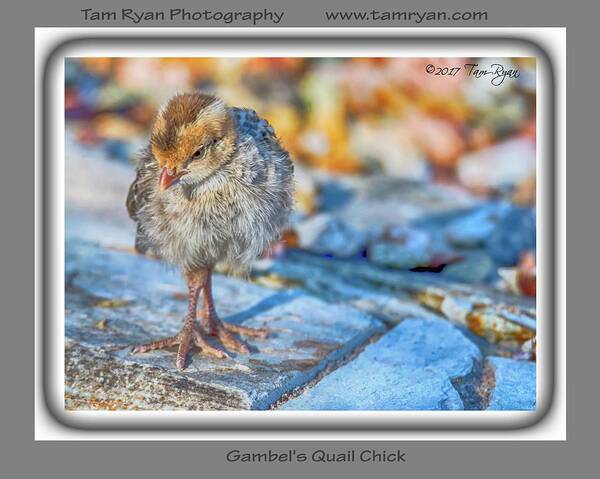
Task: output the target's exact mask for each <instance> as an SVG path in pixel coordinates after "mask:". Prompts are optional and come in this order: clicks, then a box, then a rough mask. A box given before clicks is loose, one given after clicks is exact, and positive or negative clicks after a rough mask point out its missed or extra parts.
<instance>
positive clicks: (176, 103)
mask: <svg viewBox="0 0 600 479" xmlns="http://www.w3.org/2000/svg"><path fill="white" fill-rule="evenodd" d="M449 30H450V29H447V30H446V29H436V30H431V29H402V31H401V32H400V31H397V30H394V29H388V30H379V31H372V30H370V29H362V30H360V31H359V30H353V29H336V30H327V29H312V30H311V29H279V30H277V31H275V30H269V29H264V30H263V29H254V30H246V29H237V30H236V31H232V30H228V31H224V30H220V29H211V30H204V31H201V30H197V29H177V30H172V29H145V28H141V29H112V28H104V29H82V30H80V31H77V30H65V29H38V30H37V32H36V81H37V84H36V105H37V109H36V114H37V116H36V122H37V123H36V129H37V133H36V138H37V149H36V168H37V170H36V177H37V212H36V213H37V223H36V225H37V234H38V237H37V240H38V243H37V246H38V249H37V258H36V259H37V278H38V281H37V314H36V355H37V356H36V358H37V359H36V364H37V367H36V418H37V419H36V422H37V420H38V419H40V418H45V419H44V421H45V422H47V423H50V422H54V423H58V424H62V425H63V426H64V427H65V428H66V429H69V430H70V431H72V434H75V435H76V434H84V433H85V434H88V433H89V434H93V433H94V431H96V432H98V433H100V431H104V432H109V431H113V432H115V434H117V431H118V434H130V436H129V437H136V438H139V437H143V436H144V434H145V433H144V432H143V431H144V430H147V431H148V430H151V431H152V434H153V437H154V436H155V437H156V438H161V437H162V438H165V437H171V438H181V437H192V436H194V435H203V437H215V438H217V437H227V434H228V432H229V433H235V434H247V435H252V434H255V433H256V434H259V433H260V431H262V432H264V433H266V432H270V433H271V434H274V435H275V436H274V437H284V436H285V435H287V437H304V436H302V434H307V435H308V436H310V434H311V433H314V434H317V431H318V437H334V436H335V437H344V438H347V437H349V436H348V434H353V435H354V436H353V437H366V436H365V434H371V435H372V436H371V437H409V436H406V435H405V436H402V434H409V435H410V434H415V436H410V437H416V435H418V434H423V435H422V436H420V437H431V436H427V432H426V431H437V433H439V434H451V433H452V431H458V430H462V431H465V432H470V433H471V434H472V436H471V437H484V436H485V434H488V433H489V434H491V432H493V431H496V432H498V431H500V430H503V431H516V430H517V429H523V428H526V427H530V426H533V425H535V424H537V423H538V422H539V421H540V420H541V419H542V418H543V417H544V416H545V415H546V414H547V412H548V411H549V409H550V407H551V405H553V406H552V407H561V404H563V396H562V395H563V394H564V391H563V389H562V386H564V382H563V381H564V378H562V379H561V378H559V379H557V377H558V376H560V374H559V373H560V371H561V370H563V368H564V355H563V353H562V351H563V349H564V317H563V314H562V306H561V304H562V303H561V298H562V286H561V285H562V282H561V281H560V279H559V278H557V269H560V268H561V265H562V259H561V248H562V246H561V243H560V241H561V238H562V233H560V227H561V214H562V213H561V212H560V211H561V207H562V200H561V198H562V193H561V191H562V190H561V188H562V186H561V185H562V181H563V180H562V179H561V174H562V173H561V168H562V166H561V159H563V156H564V152H563V150H562V146H561V143H560V142H561V141H562V137H563V133H564V131H563V126H564V125H563V121H562V120H560V121H559V120H557V118H556V115H557V108H562V100H560V98H561V97H560V91H562V88H563V87H564V85H563V84H562V74H563V72H562V62H563V61H564V58H563V56H561V47H560V45H561V35H562V33H564V32H562V31H561V30H560V29H554V30H553V29H545V31H537V32H536V31H535V29H531V30H514V31H511V32H510V33H507V32H506V31H504V30H503V29H486V30H485V31H480V30H478V29H468V31H467V30H466V29H465V30H463V29H451V30H452V31H449ZM532 32H533V33H532ZM536 35H537V36H536ZM536 38H537V41H536ZM563 40H564V38H563ZM557 68H558V71H559V74H558V75H557ZM559 90H560V91H559ZM557 98H558V100H557ZM557 101H558V105H557ZM563 116H564V112H563ZM40 420H41V419H40ZM36 427H37V426H36ZM419 431H420V432H419ZM327 434H330V435H331V436H327ZM361 434H363V436H361ZM478 434H479V436H477V435H478ZM515 434H516V432H515ZM220 435H222V436H220ZM336 435H337V436H336ZM386 435H387V436H386ZM308 436H306V437H308ZM120 437H126V436H120ZM194 437H197V436H194ZM240 437H241V436H240ZM247 437H249V436H247ZM311 437H312V436H311ZM490 437H491V436H490Z"/></svg>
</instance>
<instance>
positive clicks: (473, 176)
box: [458, 138, 535, 190]
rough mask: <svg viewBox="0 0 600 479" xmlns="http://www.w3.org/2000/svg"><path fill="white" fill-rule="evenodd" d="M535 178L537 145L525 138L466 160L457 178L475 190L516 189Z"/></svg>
mask: <svg viewBox="0 0 600 479" xmlns="http://www.w3.org/2000/svg"><path fill="white" fill-rule="evenodd" d="M532 174H535V142H533V141H531V140H529V139H526V138H516V139H511V140H506V141H504V142H503V143H499V144H497V145H494V146H491V147H488V148H485V149H483V150H480V151H477V152H475V153H470V154H467V155H465V156H463V157H462V158H461V159H460V161H459V162H458V177H459V179H460V180H461V182H462V183H464V184H465V185H467V186H469V187H471V188H475V189H481V190H485V189H490V188H491V189H496V190H502V189H505V188H513V187H514V186H515V185H518V184H519V183H521V182H522V181H524V180H525V179H526V178H528V177H530V176H531V175H532Z"/></svg>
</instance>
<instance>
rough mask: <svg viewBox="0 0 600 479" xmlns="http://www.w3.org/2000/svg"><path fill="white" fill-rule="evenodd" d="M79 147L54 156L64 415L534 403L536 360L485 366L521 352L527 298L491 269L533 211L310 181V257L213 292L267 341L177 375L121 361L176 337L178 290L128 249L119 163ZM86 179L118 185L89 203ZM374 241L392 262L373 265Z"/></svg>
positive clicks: (528, 234) (170, 360)
mask: <svg viewBox="0 0 600 479" xmlns="http://www.w3.org/2000/svg"><path fill="white" fill-rule="evenodd" d="M67 140H68V141H70V139H69V138H67ZM88 153H89V152H88V151H87V150H85V151H84V150H82V149H81V148H69V149H68V154H67V158H66V161H67V173H68V178H67V180H68V181H67V184H68V190H67V205H66V311H65V313H66V316H65V335H66V341H65V380H66V381H65V388H66V389H65V399H66V403H65V405H66V407H67V409H83V410H86V409H109V410H121V409H152V410H157V409H163V410H171V409H182V410H199V409H206V410H208V409H210V410H214V409H232V410H236V409H267V408H277V407H283V408H285V409H293V408H297V409H405V410H416V409H452V410H454V409H485V408H489V409H533V408H534V407H535V364H533V363H528V362H523V361H521V362H517V361H513V360H511V359H504V358H501V357H499V356H514V357H523V351H522V348H523V345H526V344H529V343H531V342H532V341H533V338H534V335H535V330H536V312H535V302H534V300H533V299H531V298H526V297H523V296H519V295H513V294H505V293H501V292H499V291H497V290H495V289H493V288H492V287H490V286H491V285H492V284H493V281H494V280H495V273H494V270H496V269H497V267H498V266H499V265H502V264H507V263H510V262H512V261H516V260H517V259H518V257H519V256H520V254H521V253H522V251H523V250H524V249H531V246H532V245H533V246H535V216H534V215H533V210H532V209H527V208H515V207H514V206H510V205H506V204H504V203H500V202H486V203H484V204H482V203H480V202H478V201H477V200H476V199H474V198H473V197H472V196H470V195H469V194H466V193H464V192H462V193H461V192H457V191H454V190H453V189H452V188H450V187H443V186H439V185H438V186H436V185H431V184H427V183H420V182H414V181H407V180H405V179H399V178H385V177H383V176H381V175H373V176H367V177H362V178H358V177H339V178H338V177H333V176H331V175H323V176H319V174H315V173H313V172H311V176H310V185H309V187H308V188H307V192H306V198H305V200H306V201H305V203H306V204H305V205H304V206H305V208H304V210H302V211H301V212H300V213H298V214H297V215H296V216H295V219H294V220H293V224H294V227H295V228H297V231H296V232H297V233H300V234H298V239H299V242H300V246H301V247H303V248H304V249H305V250H307V251H301V250H292V251H289V250H288V251H287V252H285V254H283V255H276V256H275V257H273V258H271V259H268V260H263V261H260V262H258V263H257V264H256V267H255V269H254V270H253V272H252V275H251V278H250V280H251V281H241V280H236V279H230V278H225V277H222V276H219V275H217V276H216V278H215V281H214V283H215V298H216V302H217V308H218V311H219V312H220V314H221V316H222V317H223V319H226V320H228V321H231V322H238V323H244V324H248V325H254V326H263V325H264V326H267V327H269V328H271V329H272V331H273V334H272V336H271V337H269V338H268V339H266V340H257V341H250V342H249V345H250V347H251V349H252V352H251V354H250V355H246V356H239V355H235V356H234V357H232V359H229V360H216V359H210V358H205V357H202V356H200V355H199V354H198V353H197V352H196V351H194V352H193V354H192V355H190V357H189V359H188V363H189V365H188V368H187V369H186V370H185V371H184V372H181V371H178V370H176V369H175V368H174V359H175V358H174V357H175V352H174V351H156V352H153V353H147V354H137V355H133V354H131V353H130V352H129V351H130V346H131V345H133V344H136V343H141V342H146V341H149V340H151V339H155V338H159V337H162V336H166V335H170V334H173V333H175V332H176V331H177V330H178V329H179V327H180V325H181V321H182V319H183V316H184V314H185V310H186V301H185V295H186V290H185V285H184V283H183V280H182V279H181V278H180V275H179V273H178V272H176V271H171V270H169V269H168V268H167V267H166V266H164V265H162V264H161V263H159V262H157V261H155V260H152V259H150V258H145V257H141V256H138V255H135V254H132V253H131V246H132V244H133V235H134V225H133V222H131V221H130V220H129V219H128V218H127V214H126V211H125V208H124V205H123V198H124V197H125V195H126V190H127V187H128V184H129V181H130V180H131V178H132V177H133V171H132V169H131V167H130V166H129V165H126V164H124V163H118V162H110V161H108V160H106V159H105V158H103V157H96V156H93V155H91V154H88ZM89 171H92V172H93V173H94V174H93V175H92V176H90V175H89V174H88V172H89ZM113 173H115V174H116V175H115V174H113ZM94 175H96V176H98V175H100V176H102V175H104V176H103V177H104V178H106V177H110V178H112V177H114V178H116V180H115V182H114V183H112V184H111V185H109V186H110V188H108V189H107V190H106V194H105V195H103V196H102V198H96V197H95V196H94V195H91V192H93V191H95V190H94V189H95V188H96V186H95V184H94V185H92V183H90V181H92V180H91V178H93V177H94ZM316 211H318V212H319V213H318V214H316V215H315V212H316ZM377 244H383V245H384V246H386V247H387V246H392V247H393V248H392V249H393V251H391V252H392V253H394V254H393V255H392V256H390V255H389V254H387V253H390V249H389V248H388V250H387V251H384V252H383V253H386V254H384V255H383V256H384V258H383V261H379V262H380V264H379V265H377V264H375V263H374V262H373V259H375V260H376V261H377V256H378V255H377V251H376V249H377V248H376V247H375V248H373V245H375V246H376V245H377ZM310 251H312V252H310ZM365 251H367V257H366V258H365V257H363V253H364V252H365ZM374 251H375V253H376V254H375V257H374V256H373V252H374ZM316 253H318V254H316ZM379 253H381V251H379ZM422 253H423V254H426V256H427V257H423V258H421V259H417V260H414V258H415V255H419V254H422ZM381 257H382V255H381V254H379V259H381ZM390 257H392V259H393V261H391V262H390V261H389V258H390ZM434 257H435V261H434ZM440 257H442V258H443V257H447V258H450V259H451V261H450V262H449V263H448V264H446V265H445V267H444V268H443V270H442V271H441V272H440V273H430V272H419V273H417V272H411V271H408V270H407V269H408V268H410V267H412V266H415V265H417V266H420V265H421V263H428V262H429V261H432V263H435V262H436V261H439V258H440ZM406 258H408V260H407V261H405V259H406ZM400 260H402V261H400ZM470 283H476V284H470ZM369 342H372V344H370V345H369V346H367V347H366V349H364V351H362V349H363V347H364V346H365V345H366V344H368V343H369ZM361 351H362V352H361ZM519 355H520V356H519ZM290 397H291V398H293V399H291V400H289V401H288V402H285V401H286V400H287V399H288V398H290Z"/></svg>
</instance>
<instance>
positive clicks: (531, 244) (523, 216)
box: [485, 207, 536, 266]
mask: <svg viewBox="0 0 600 479" xmlns="http://www.w3.org/2000/svg"><path fill="white" fill-rule="evenodd" d="M535 238H536V224H535V210H534V209H532V208H523V207H514V208H512V209H511V211H510V212H509V213H508V214H507V215H506V216H504V217H503V218H502V220H501V221H500V223H499V224H498V226H497V227H496V228H495V229H494V231H492V233H491V234H490V235H489V237H488V238H487V240H486V242H485V248H486V250H487V252H488V253H489V254H490V255H491V256H492V258H494V259H495V260H496V261H497V262H498V263H500V264H501V265H503V266H514V265H516V264H517V262H518V261H519V258H520V257H521V254H522V253H524V252H525V251H527V250H535Z"/></svg>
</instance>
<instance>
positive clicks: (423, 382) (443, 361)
mask: <svg viewBox="0 0 600 479" xmlns="http://www.w3.org/2000/svg"><path fill="white" fill-rule="evenodd" d="M480 360H481V353H480V351H479V349H478V348H477V347H476V346H475V345H474V344H473V343H472V342H471V341H469V340H468V339H467V338H466V337H465V336H464V335H463V334H462V333H461V332H460V331H459V330H458V329H457V328H455V327H454V326H452V325H451V324H449V323H448V322H446V321H443V320H439V319H407V320H405V321H404V322H403V323H402V324H400V325H398V326H396V327H395V328H394V329H393V330H392V331H390V332H389V333H387V334H386V335H385V336H383V337H382V338H381V339H380V340H378V341H377V342H375V343H373V344H370V345H369V346H367V348H366V349H365V350H364V352H362V353H361V354H359V356H358V357H357V358H356V359H354V360H353V361H351V362H350V363H348V364H346V365H344V366H342V367H341V368H339V369H337V370H336V371H334V372H332V373H331V374H329V375H328V376H326V377H325V378H324V379H323V380H321V381H320V382H318V383H317V384H316V385H315V386H314V387H313V388H311V389H309V390H307V391H306V392H304V393H303V394H302V395H300V396H299V397H298V398H296V399H292V400H290V401H288V402H287V403H285V404H284V405H283V406H282V407H281V408H282V409H285V410H302V409H309V410H396V411H402V410H460V409H464V408H465V405H464V403H463V401H462V399H461V397H460V395H459V392H458V391H457V389H456V388H455V387H454V386H453V382H452V381H453V380H456V379H457V378H464V377H466V376H468V375H469V374H471V373H472V372H473V369H474V367H475V366H476V364H477V363H478V362H479V361H480Z"/></svg>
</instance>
